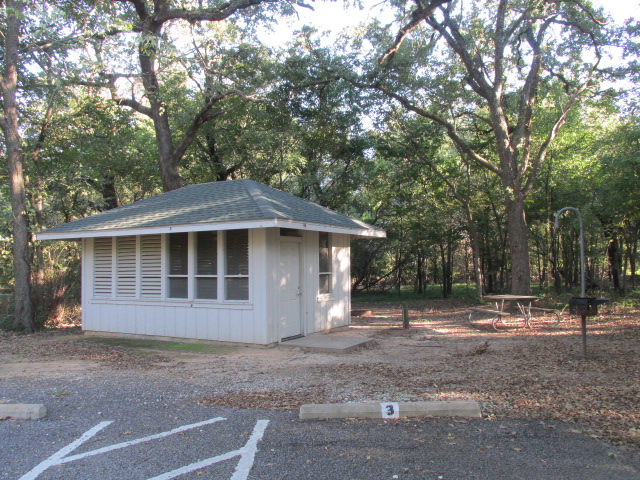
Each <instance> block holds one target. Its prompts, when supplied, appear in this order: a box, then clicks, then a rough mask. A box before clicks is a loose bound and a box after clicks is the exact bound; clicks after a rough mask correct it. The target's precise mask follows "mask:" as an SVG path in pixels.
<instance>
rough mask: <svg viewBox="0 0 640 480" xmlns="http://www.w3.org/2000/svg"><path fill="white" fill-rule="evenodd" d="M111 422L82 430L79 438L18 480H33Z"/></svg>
mask: <svg viewBox="0 0 640 480" xmlns="http://www.w3.org/2000/svg"><path fill="white" fill-rule="evenodd" d="M112 423H113V421H109V422H100V423H99V424H98V425H96V426H95V427H93V428H92V429H90V430H87V431H86V432H84V433H83V434H82V435H81V436H80V438H79V439H77V440H76V441H75V442H71V443H70V444H69V445H67V446H66V447H63V448H61V449H60V450H58V451H57V452H56V453H54V454H53V455H51V456H50V457H49V458H47V459H46V460H44V461H43V462H40V463H39V464H38V465H36V466H35V468H33V469H32V470H31V471H30V472H28V473H26V474H24V475H23V476H22V477H20V479H19V480H33V479H34V478H37V477H38V476H39V475H40V474H41V473H42V472H44V471H45V470H46V469H47V468H49V467H52V466H53V465H58V464H60V463H62V462H61V461H60V460H61V459H63V458H64V457H65V455H67V454H68V453H70V452H73V451H74V450H75V449H76V448H78V447H79V446H80V445H82V444H83V443H84V442H86V441H87V440H89V439H90V438H91V437H93V436H94V435H95V434H96V433H98V432H99V431H100V430H102V429H103V428H105V427H107V426H109V425H111V424H112Z"/></svg>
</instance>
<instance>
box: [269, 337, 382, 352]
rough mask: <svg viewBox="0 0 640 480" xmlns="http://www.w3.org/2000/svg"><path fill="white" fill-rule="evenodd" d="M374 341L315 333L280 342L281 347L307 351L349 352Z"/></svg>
mask: <svg viewBox="0 0 640 480" xmlns="http://www.w3.org/2000/svg"><path fill="white" fill-rule="evenodd" d="M373 343H374V340H373V339H371V338H362V337H349V336H346V335H332V334H324V333H314V334H311V335H308V336H306V337H301V338H295V339H293V340H287V341H284V342H281V343H280V346H281V347H297V348H299V349H301V350H303V351H305V352H324V353H348V352H351V351H353V350H356V349H358V348H362V347H365V346H370V345H371V344H373Z"/></svg>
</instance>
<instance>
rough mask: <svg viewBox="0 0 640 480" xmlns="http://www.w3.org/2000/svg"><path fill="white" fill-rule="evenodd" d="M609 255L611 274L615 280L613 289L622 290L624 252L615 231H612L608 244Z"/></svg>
mask: <svg viewBox="0 0 640 480" xmlns="http://www.w3.org/2000/svg"><path fill="white" fill-rule="evenodd" d="M607 256H608V257H609V276H610V277H611V281H612V282H613V289H614V290H616V291H619V290H621V287H622V285H621V282H620V274H621V272H622V254H621V252H620V244H619V242H618V237H617V235H616V234H615V233H613V232H611V234H610V237H609V245H608V246H607Z"/></svg>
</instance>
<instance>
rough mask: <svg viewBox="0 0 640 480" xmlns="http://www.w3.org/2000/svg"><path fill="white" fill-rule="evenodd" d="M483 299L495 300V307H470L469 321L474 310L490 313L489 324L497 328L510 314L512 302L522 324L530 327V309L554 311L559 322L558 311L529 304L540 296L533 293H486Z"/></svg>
mask: <svg viewBox="0 0 640 480" xmlns="http://www.w3.org/2000/svg"><path fill="white" fill-rule="evenodd" d="M484 298H485V300H490V301H493V302H495V306H496V307H495V309H489V308H482V307H478V308H472V309H471V312H470V313H469V321H471V317H472V315H473V313H474V312H478V313H486V314H488V315H491V316H492V317H491V325H492V326H493V328H494V329H496V330H497V324H498V323H499V322H500V321H501V320H502V318H503V317H508V316H510V315H511V312H510V311H509V306H510V305H512V304H514V303H515V305H516V306H517V311H519V312H520V314H521V316H522V318H523V319H524V324H525V325H526V326H527V327H528V328H531V312H532V311H534V312H535V311H541V312H548V313H554V314H555V315H556V316H557V319H558V323H559V322H560V312H558V311H557V310H555V309H552V308H542V307H534V306H532V305H531V304H532V303H533V302H535V301H537V300H539V299H540V297H536V296H534V295H511V294H503V295H486V296H485V297H484Z"/></svg>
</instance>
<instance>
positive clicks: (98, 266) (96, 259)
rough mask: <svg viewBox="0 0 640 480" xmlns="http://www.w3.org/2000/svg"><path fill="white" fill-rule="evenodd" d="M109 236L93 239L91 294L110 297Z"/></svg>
mask: <svg viewBox="0 0 640 480" xmlns="http://www.w3.org/2000/svg"><path fill="white" fill-rule="evenodd" d="M112 274H113V266H112V251H111V237H104V238H96V239H95V240H94V241H93V296H94V297H110V296H111V285H112Z"/></svg>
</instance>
